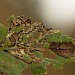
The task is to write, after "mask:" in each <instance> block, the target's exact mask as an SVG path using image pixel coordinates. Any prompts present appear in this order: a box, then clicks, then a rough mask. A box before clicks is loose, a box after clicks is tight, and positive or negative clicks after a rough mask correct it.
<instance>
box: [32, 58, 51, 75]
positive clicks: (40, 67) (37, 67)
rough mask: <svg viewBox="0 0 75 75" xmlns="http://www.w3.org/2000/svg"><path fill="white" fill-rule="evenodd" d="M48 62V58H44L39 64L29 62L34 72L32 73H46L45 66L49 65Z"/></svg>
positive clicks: (38, 74)
mask: <svg viewBox="0 0 75 75" xmlns="http://www.w3.org/2000/svg"><path fill="white" fill-rule="evenodd" d="M49 63H50V62H49V60H48V58H45V59H43V60H42V62H41V63H39V64H35V63H33V64H31V70H32V72H33V73H34V75H42V74H47V66H48V65H49Z"/></svg>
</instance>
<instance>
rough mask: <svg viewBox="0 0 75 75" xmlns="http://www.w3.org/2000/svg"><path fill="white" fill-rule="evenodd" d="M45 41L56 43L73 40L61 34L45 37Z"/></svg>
mask: <svg viewBox="0 0 75 75" xmlns="http://www.w3.org/2000/svg"><path fill="white" fill-rule="evenodd" d="M46 39H47V41H48V42H56V43H57V42H60V43H62V42H74V39H73V38H72V37H69V36H68V35H63V34H62V33H61V32H59V33H53V34H50V35H47V36H46Z"/></svg>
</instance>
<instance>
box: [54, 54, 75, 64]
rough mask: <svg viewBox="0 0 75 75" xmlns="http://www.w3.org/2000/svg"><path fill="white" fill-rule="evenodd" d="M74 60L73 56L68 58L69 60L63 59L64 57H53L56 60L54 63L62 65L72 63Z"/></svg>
mask: <svg viewBox="0 0 75 75" xmlns="http://www.w3.org/2000/svg"><path fill="white" fill-rule="evenodd" d="M74 59H75V57H74V56H72V57H69V58H64V57H61V56H58V55H57V56H56V57H55V60H56V61H58V62H60V63H63V64H65V63H70V62H73V61H74Z"/></svg>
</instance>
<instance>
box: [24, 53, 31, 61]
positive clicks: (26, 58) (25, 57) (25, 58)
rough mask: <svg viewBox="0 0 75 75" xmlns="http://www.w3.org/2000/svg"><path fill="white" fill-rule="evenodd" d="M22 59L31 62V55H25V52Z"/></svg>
mask: <svg viewBox="0 0 75 75" xmlns="http://www.w3.org/2000/svg"><path fill="white" fill-rule="evenodd" d="M23 59H24V60H25V61H27V62H31V61H32V59H31V57H30V56H29V55H27V54H25V55H24V57H23Z"/></svg>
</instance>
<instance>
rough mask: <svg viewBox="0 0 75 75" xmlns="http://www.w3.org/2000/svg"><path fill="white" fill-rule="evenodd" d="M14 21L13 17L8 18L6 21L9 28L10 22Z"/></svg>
mask: <svg viewBox="0 0 75 75" xmlns="http://www.w3.org/2000/svg"><path fill="white" fill-rule="evenodd" d="M14 19H15V17H14V15H12V16H10V17H9V18H8V19H7V21H8V24H9V26H10V25H11V21H13V20H14Z"/></svg>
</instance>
